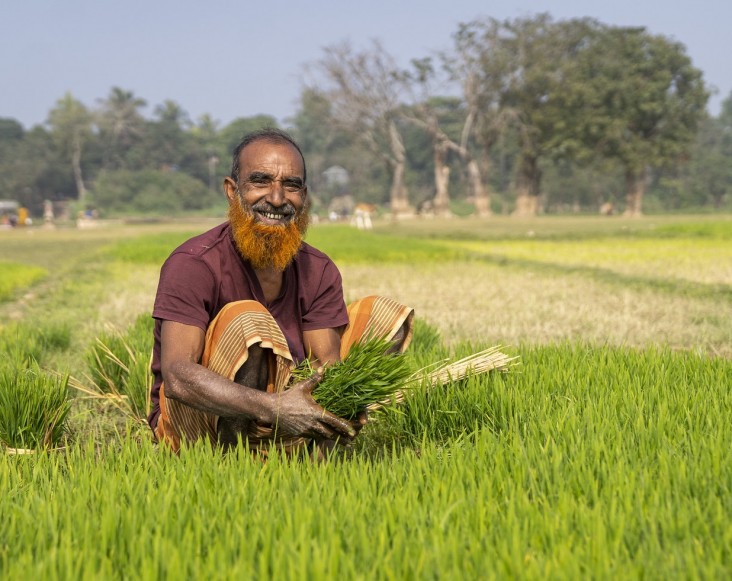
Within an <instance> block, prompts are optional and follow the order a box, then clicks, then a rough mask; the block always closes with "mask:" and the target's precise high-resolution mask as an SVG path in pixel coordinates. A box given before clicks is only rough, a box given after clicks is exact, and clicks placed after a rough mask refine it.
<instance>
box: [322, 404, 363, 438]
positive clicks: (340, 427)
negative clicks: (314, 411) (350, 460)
mask: <svg viewBox="0 0 732 581" xmlns="http://www.w3.org/2000/svg"><path fill="white" fill-rule="evenodd" d="M320 421H321V422H322V423H323V424H326V425H327V426H329V427H331V428H332V429H334V430H335V431H336V432H338V433H339V434H341V435H343V436H346V437H348V438H355V437H356V430H354V429H353V426H352V425H351V424H350V423H348V422H347V421H346V420H344V419H343V418H339V417H338V416H337V415H335V414H332V413H330V412H329V411H325V410H323V417H321V418H320Z"/></svg>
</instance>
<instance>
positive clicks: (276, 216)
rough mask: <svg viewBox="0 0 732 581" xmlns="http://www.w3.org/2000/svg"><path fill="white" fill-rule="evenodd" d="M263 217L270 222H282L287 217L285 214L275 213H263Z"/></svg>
mask: <svg viewBox="0 0 732 581" xmlns="http://www.w3.org/2000/svg"><path fill="white" fill-rule="evenodd" d="M262 216H264V217H265V218H268V219H270V220H281V219H282V218H284V217H285V214H275V213H273V212H262Z"/></svg>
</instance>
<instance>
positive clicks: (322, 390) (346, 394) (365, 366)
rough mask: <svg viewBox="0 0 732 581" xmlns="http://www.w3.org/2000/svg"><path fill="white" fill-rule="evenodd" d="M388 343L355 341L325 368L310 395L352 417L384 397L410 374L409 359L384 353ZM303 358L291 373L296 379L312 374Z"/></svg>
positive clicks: (400, 386) (403, 384)
mask: <svg viewBox="0 0 732 581" xmlns="http://www.w3.org/2000/svg"><path fill="white" fill-rule="evenodd" d="M391 346H392V344H391V343H390V342H389V341H387V340H386V339H375V338H372V339H367V340H364V341H361V342H359V343H356V344H355V345H353V347H351V351H350V352H349V353H348V356H347V357H346V358H345V359H344V361H341V362H338V363H335V364H333V365H331V366H329V367H327V368H326V369H325V375H324V377H323V380H322V381H321V382H320V383H319V384H318V386H317V387H316V388H315V391H314V392H313V398H314V399H315V401H316V402H318V403H319V404H320V405H321V406H323V407H324V408H325V409H327V410H328V411H329V412H332V413H334V414H335V415H337V416H340V417H342V418H355V417H356V416H357V415H358V414H359V413H361V412H363V411H365V410H366V408H367V407H368V406H369V405H372V404H375V403H379V402H384V401H388V400H389V398H391V397H392V396H393V395H394V394H395V393H396V392H398V391H400V390H403V389H406V388H407V387H408V384H409V382H410V379H411V376H412V368H411V365H410V363H409V360H408V359H407V358H406V357H405V356H404V355H402V354H399V353H387V351H388V350H389V348H390V347H391ZM312 371H313V370H312V367H311V366H310V364H309V362H307V361H306V362H305V363H304V365H301V366H300V367H299V368H297V369H296V370H295V372H294V373H293V377H294V378H295V379H296V380H299V379H303V378H305V377H309V376H310V375H312Z"/></svg>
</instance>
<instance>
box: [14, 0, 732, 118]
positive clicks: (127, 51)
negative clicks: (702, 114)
mask: <svg viewBox="0 0 732 581" xmlns="http://www.w3.org/2000/svg"><path fill="white" fill-rule="evenodd" d="M540 12H549V13H550V14H551V15H552V16H553V17H554V18H555V19H565V18H573V17H581V16H591V17H594V18H597V19H598V20H600V21H602V22H605V23H608V24H615V25H633V26H645V27H647V28H648V30H649V31H650V32H652V33H654V34H663V35H665V36H668V37H671V38H673V39H675V40H677V41H680V42H682V43H683V44H684V45H685V46H686V48H687V53H688V54H689V56H690V57H691V59H692V61H693V63H694V65H696V66H697V67H698V68H700V69H701V70H702V71H703V72H704V78H705V80H706V82H707V83H708V84H709V85H711V86H713V87H716V88H717V89H718V91H719V92H718V94H717V95H714V96H713V97H712V99H711V101H710V105H709V109H710V111H711V112H712V113H713V114H715V115H716V114H717V113H718V112H719V104H720V102H721V100H722V99H723V98H725V97H726V96H728V95H729V94H730V91H732V32H731V31H730V28H731V27H732V0H694V1H691V0H604V1H596V0H554V1H546V2H538V1H533V0H503V1H501V2H498V1H496V0H483V1H478V0H442V1H438V0H423V1H421V2H418V1H398V0H362V1H358V2H348V1H346V0H341V1H336V0H309V1H305V0H303V1H294V0H290V1H286V0H266V1H262V2H258V3H254V2H249V1H240V2H236V1H234V0H206V1H200V2H195V1H193V0H118V1H112V0H2V1H1V2H0V22H1V23H2V30H3V32H2V34H1V35H0V78H2V90H0V117H13V118H15V119H17V120H19V121H20V122H21V123H23V125H25V126H26V127H27V128H28V127H30V126H32V125H34V124H36V123H43V122H44V121H45V119H46V115H47V113H48V111H49V109H50V108H51V107H53V105H54V103H55V102H56V100H57V99H59V98H60V97H61V96H62V95H63V94H64V93H65V92H66V91H71V93H72V94H73V95H74V96H75V97H76V98H78V99H80V100H81V101H83V102H84V103H85V104H86V105H88V106H95V105H96V104H97V100H98V99H100V98H104V97H106V96H107V94H108V93H109V90H110V88H111V87H112V86H115V85H116V86H120V87H122V88H124V89H128V90H132V91H133V92H134V93H135V95H137V96H139V97H142V98H144V99H145V100H147V102H148V107H147V108H146V109H145V111H144V113H145V114H146V116H150V115H151V114H152V110H153V108H154V106H155V105H157V104H160V103H161V102H162V101H163V100H165V99H173V100H175V101H177V102H178V103H179V104H180V105H181V106H182V107H183V108H184V109H185V110H186V111H187V112H188V113H189V115H190V116H191V118H192V119H193V120H195V119H197V118H198V117H199V116H200V115H202V114H203V113H210V114H211V115H212V116H213V117H214V118H215V119H217V120H219V121H220V122H221V123H222V124H226V123H228V122H229V121H231V120H232V119H234V118H236V117H240V116H250V115H255V114H258V113H268V114H271V115H273V116H275V117H276V118H277V119H279V120H280V121H283V120H284V119H285V118H286V117H288V116H290V115H292V114H293V113H294V112H295V109H296V106H297V96H298V94H299V92H300V87H301V79H302V70H303V67H304V65H306V64H307V63H311V62H314V61H315V60H317V59H318V58H319V57H320V56H321V54H322V48H323V47H324V46H326V45H329V44H333V43H335V42H338V41H342V40H346V39H348V40H350V41H351V42H352V44H353V45H354V46H355V47H356V48H364V47H366V46H368V43H369V41H370V39H373V38H378V39H380V40H381V41H382V42H383V44H384V46H385V47H386V49H387V50H388V51H389V52H391V53H392V54H393V55H394V56H395V57H396V58H397V60H398V61H399V62H400V64H404V65H406V64H407V63H408V62H409V59H411V58H414V57H423V56H427V55H429V54H431V52H433V51H436V50H440V49H446V48H448V47H449V46H450V42H451V35H452V33H453V32H454V31H455V30H456V28H457V24H458V23H459V22H465V21H468V20H472V19H474V18H476V17H478V16H493V17H495V18H498V19H505V18H515V17H518V16H530V15H534V14H537V13H540Z"/></svg>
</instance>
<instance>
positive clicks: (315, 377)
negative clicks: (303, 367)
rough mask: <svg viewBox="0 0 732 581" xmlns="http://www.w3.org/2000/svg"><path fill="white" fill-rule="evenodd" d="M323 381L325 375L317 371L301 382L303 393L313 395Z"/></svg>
mask: <svg viewBox="0 0 732 581" xmlns="http://www.w3.org/2000/svg"><path fill="white" fill-rule="evenodd" d="M322 379H323V375H322V374H321V373H318V372H317V371H316V372H315V373H313V374H312V375H311V376H310V377H308V378H307V379H305V380H303V381H302V382H301V384H302V389H303V391H305V392H307V393H308V394H312V393H313V390H314V389H315V386H316V385H318V384H319V383H320V381H321V380H322Z"/></svg>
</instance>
